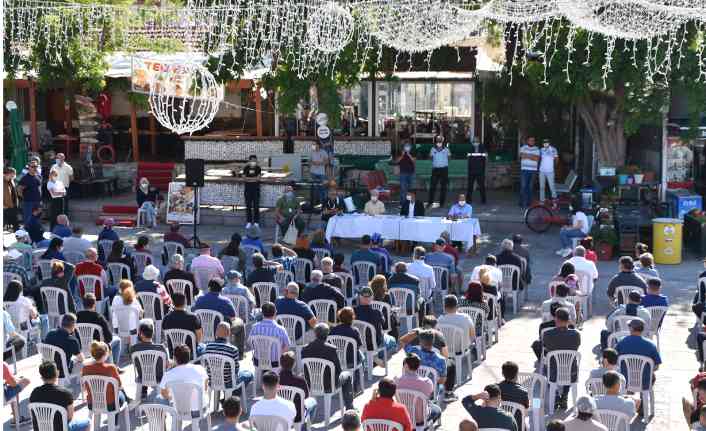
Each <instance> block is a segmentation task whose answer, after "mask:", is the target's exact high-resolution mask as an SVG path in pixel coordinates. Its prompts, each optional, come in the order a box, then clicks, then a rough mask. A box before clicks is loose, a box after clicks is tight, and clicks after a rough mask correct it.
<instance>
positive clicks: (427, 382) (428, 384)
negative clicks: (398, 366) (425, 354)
mask: <svg viewBox="0 0 706 431" xmlns="http://www.w3.org/2000/svg"><path fill="white" fill-rule="evenodd" d="M421 365H422V361H421V359H419V356H417V355H415V354H411V355H407V357H405V358H404V360H403V361H402V367H403V370H402V375H401V376H400V377H398V378H397V379H396V380H395V383H396V384H397V389H398V390H412V391H416V392H420V393H422V394H424V395H425V396H426V397H427V399H426V400H425V401H424V402H425V403H426V404H427V405H428V408H429V415H428V416H427V417H426V418H425V417H424V416H422V415H421V413H422V412H423V411H424V406H423V405H417V406H416V407H415V409H416V411H417V414H416V417H414V418H412V420H413V421H414V424H415V425H416V426H419V425H422V424H424V421H425V420H428V421H429V423H434V422H436V421H437V419H439V418H440V417H441V408H440V407H439V406H438V405H436V404H434V403H433V402H432V401H431V400H432V398H433V397H434V391H435V390H436V388H435V387H434V382H432V381H431V379H429V377H422V376H420V375H419V374H417V370H419V367H420V366H421Z"/></svg>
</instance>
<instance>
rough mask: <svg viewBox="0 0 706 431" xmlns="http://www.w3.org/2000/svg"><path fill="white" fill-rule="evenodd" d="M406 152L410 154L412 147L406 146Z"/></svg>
mask: <svg viewBox="0 0 706 431" xmlns="http://www.w3.org/2000/svg"><path fill="white" fill-rule="evenodd" d="M404 150H405V151H406V152H408V153H409V152H410V151H411V150H412V147H411V146H409V145H405V146H404Z"/></svg>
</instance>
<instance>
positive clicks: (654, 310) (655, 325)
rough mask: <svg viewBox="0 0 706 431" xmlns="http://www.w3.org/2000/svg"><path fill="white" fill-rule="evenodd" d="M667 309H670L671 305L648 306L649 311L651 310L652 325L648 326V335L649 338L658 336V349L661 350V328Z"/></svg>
mask: <svg viewBox="0 0 706 431" xmlns="http://www.w3.org/2000/svg"><path fill="white" fill-rule="evenodd" d="M667 310H669V307H667V306H664V305H660V306H654V307H647V311H649V312H650V317H651V318H650V325H649V327H648V328H647V331H646V335H647V337H649V338H652V337H654V338H656V339H657V351H658V352H659V351H660V346H659V333H660V330H661V329H662V320H663V319H664V316H665V315H666V314H667Z"/></svg>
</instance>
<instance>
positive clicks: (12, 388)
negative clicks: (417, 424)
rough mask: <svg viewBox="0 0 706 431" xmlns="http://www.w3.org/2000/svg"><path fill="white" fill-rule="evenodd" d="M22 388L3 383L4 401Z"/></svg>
mask: <svg viewBox="0 0 706 431" xmlns="http://www.w3.org/2000/svg"><path fill="white" fill-rule="evenodd" d="M24 388H25V387H24V386H22V385H20V384H19V383H18V384H17V385H15V386H10V385H4V388H3V389H4V391H3V392H4V393H5V401H10V400H11V399H13V398H15V396H17V394H19V393H20V392H21V391H22V389H24ZM18 401H19V400H18ZM314 407H316V404H315V405H314Z"/></svg>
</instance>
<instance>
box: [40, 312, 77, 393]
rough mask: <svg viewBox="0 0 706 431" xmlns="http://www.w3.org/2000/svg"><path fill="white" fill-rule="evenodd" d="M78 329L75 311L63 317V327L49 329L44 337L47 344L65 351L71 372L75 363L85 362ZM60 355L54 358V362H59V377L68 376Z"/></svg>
mask: <svg viewBox="0 0 706 431" xmlns="http://www.w3.org/2000/svg"><path fill="white" fill-rule="evenodd" d="M75 329H76V315H75V314H73V313H66V314H64V315H63V316H62V317H61V327H60V328H56V329H53V330H51V331H49V333H48V334H47V336H46V338H44V343H45V344H51V345H52V346H56V347H58V348H60V349H61V350H63V351H64V354H65V355H66V362H67V364H66V365H67V366H68V367H69V373H70V372H72V371H71V370H72V369H73V366H74V363H81V362H83V354H82V353H81V344H80V343H79V342H78V339H77V338H76V336H75V335H74V334H75V332H74V331H75ZM57 360H58V356H57V357H56V358H54V362H56V363H57V366H58V368H59V377H60V378H62V379H63V378H66V377H68V376H65V375H64V368H63V367H62V366H60V364H59V363H58V361H57Z"/></svg>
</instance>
